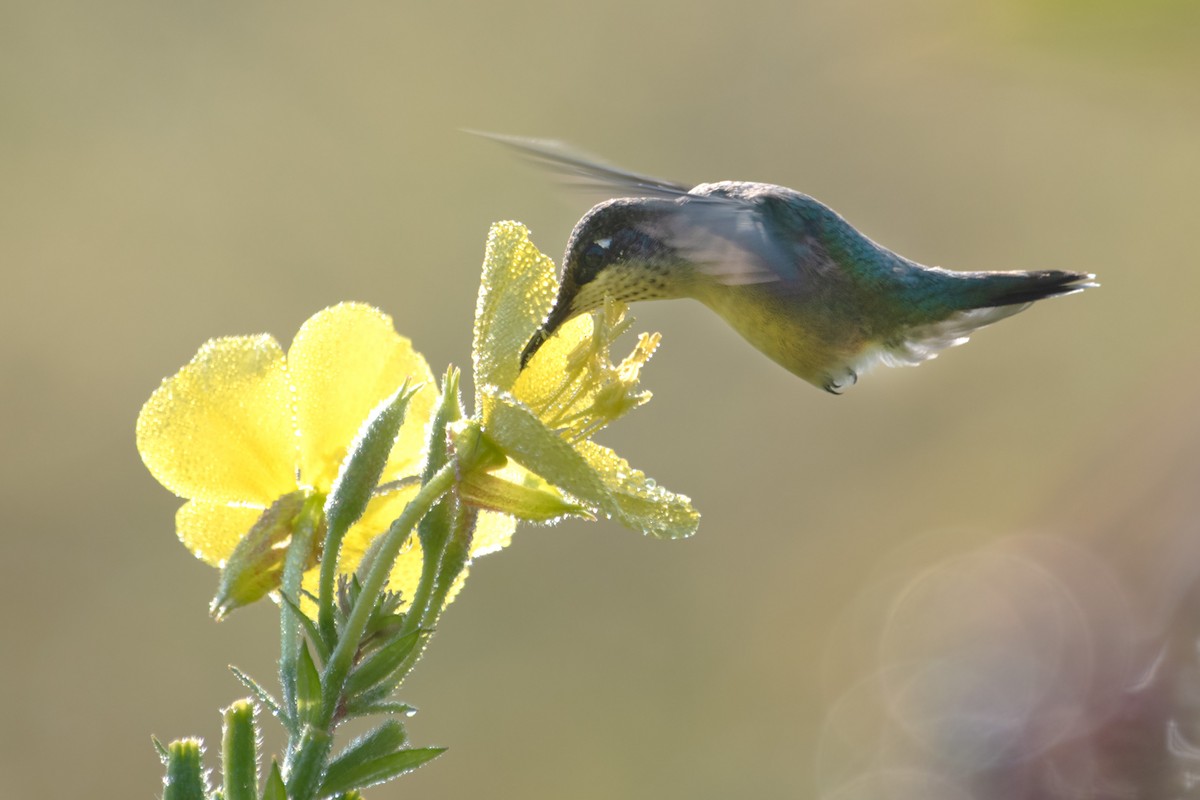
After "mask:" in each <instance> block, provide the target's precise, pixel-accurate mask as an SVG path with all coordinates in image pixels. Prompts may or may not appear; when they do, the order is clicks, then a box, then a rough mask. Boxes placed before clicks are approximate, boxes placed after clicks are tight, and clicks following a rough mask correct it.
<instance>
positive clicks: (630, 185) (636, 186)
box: [467, 131, 692, 198]
mask: <svg viewBox="0 0 1200 800" xmlns="http://www.w3.org/2000/svg"><path fill="white" fill-rule="evenodd" d="M467 132H468V133H473V134H475V135H476V136H482V137H483V138H485V139H491V140H492V141H493V142H499V143H500V144H502V145H504V146H506V147H511V148H512V149H513V150H516V151H517V152H518V153H520V154H521V155H522V156H524V157H526V158H528V159H529V160H531V161H533V162H534V163H536V164H538V165H539V166H542V167H546V168H549V169H551V170H553V171H554V172H557V173H559V174H560V175H564V176H566V177H568V178H571V179H572V181H573V182H574V183H577V184H581V185H583V186H585V187H588V188H592V189H603V190H604V191H605V192H606V193H608V194H609V195H610V196H613V197H616V196H625V197H667V198H676V197H681V196H684V195H686V194H687V193H688V192H689V191H691V189H692V187H691V186H687V185H685V184H682V183H675V182H673V181H666V180H662V179H661V178H655V177H652V176H650V175H642V174H639V173H637V172H630V171H629V170H625V169H621V168H620V167H615V166H613V165H611V164H606V163H605V162H604V161H602V160H600V159H599V158H596V157H595V156H592V155H590V154H588V153H584V152H582V151H580V150H576V149H575V148H573V147H571V146H570V145H568V144H566V143H564V142H560V141H557V140H554V139H527V138H524V137H520V136H506V135H504V134H499V133H487V132H485V131H467ZM614 190H615V191H614Z"/></svg>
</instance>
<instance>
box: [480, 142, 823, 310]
mask: <svg viewBox="0 0 1200 800" xmlns="http://www.w3.org/2000/svg"><path fill="white" fill-rule="evenodd" d="M468 133H473V134H475V135H476V136H482V137H484V138H485V139H491V140H492V141H494V142H498V143H500V144H502V145H504V146H506V147H509V148H512V149H513V150H516V151H517V152H518V153H520V154H521V155H522V156H524V157H525V158H527V159H529V160H531V161H533V162H534V163H536V164H538V165H539V166H541V167H544V168H548V169H550V170H552V171H554V172H557V173H559V174H560V175H564V176H566V177H568V178H570V179H571V180H572V182H573V183H575V184H577V185H582V186H584V187H586V188H589V189H593V190H597V189H598V190H601V191H603V192H604V193H605V194H606V195H607V196H608V197H656V198H663V199H668V200H675V201H677V202H678V203H679V204H680V213H679V214H676V215H673V218H672V220H671V222H670V223H669V225H668V228H669V230H667V231H664V234H665V236H666V238H667V239H668V240H669V241H670V242H671V244H672V246H673V247H675V248H676V250H677V251H679V252H680V254H681V255H683V256H684V257H685V258H686V259H688V260H689V261H690V262H691V263H693V264H694V265H695V267H696V269H697V270H698V271H700V272H702V273H703V274H705V275H707V276H709V277H711V278H712V279H714V280H715V281H717V282H718V283H720V284H723V285H727V286H744V285H746V284H754V283H770V282H774V281H798V280H801V279H802V278H803V277H804V276H805V275H807V274H811V273H814V272H828V271H829V270H830V269H831V268H832V267H833V266H835V265H834V264H833V263H832V261H831V260H830V259H829V256H828V254H826V253H825V250H824V248H823V247H821V246H820V242H819V241H818V240H817V239H816V238H815V237H813V236H811V235H809V234H808V233H807V232H801V231H796V232H795V233H796V235H795V236H788V237H785V238H784V240H782V241H781V240H780V239H779V238H778V237H777V236H773V235H772V234H771V232H770V231H768V226H767V224H766V222H765V219H764V213H763V202H764V201H765V200H769V199H770V198H771V197H773V196H774V195H773V193H776V194H777V193H784V194H789V193H790V194H792V195H795V194H797V193H796V192H793V191H792V190H791V189H786V188H785V187H782V186H772V185H770V184H764V183H744V182H737V181H724V182H721V183H705V184H700V185H696V186H690V185H687V184H683V183H677V182H674V181H668V180H664V179H662V178H655V177H653V176H650V175H643V174H641V173H637V172H632V171H630V170H626V169H622V168H621V167H617V166H614V165H612V164H608V163H606V162H604V161H603V160H601V159H600V158H597V157H596V156H593V155H591V154H588V153H585V152H583V151H581V150H577V149H575V148H573V147H571V146H570V145H568V144H566V143H564V142H561V141H557V140H553V139H529V138H523V137H519V136H507V135H504V134H497V133H487V132H485V131H468ZM814 202H815V201H814Z"/></svg>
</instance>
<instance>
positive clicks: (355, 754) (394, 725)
mask: <svg viewBox="0 0 1200 800" xmlns="http://www.w3.org/2000/svg"><path fill="white" fill-rule="evenodd" d="M407 743H408V733H407V732H405V730H404V725H403V724H401V723H400V722H399V721H398V720H394V719H389V720H385V721H384V722H383V723H382V724H381V725H380V726H379V727H377V728H375V730H373V731H370V732H369V733H366V734H363V735H362V736H360V737H358V738H357V739H355V740H354V741H353V742H351V743H350V744H349V745H347V747H346V749H345V750H343V751H342V752H341V753H339V754H338V755H337V756H336V757H335V758H334V759H333V760H332V761H330V762H329V768H328V770H326V772H325V782H326V783H329V781H330V780H331V776H333V777H332V779H333V780H334V781H335V782H337V781H338V780H340V777H339V776H341V775H342V774H343V773H345V772H346V771H347V770H351V769H355V768H357V767H358V766H359V765H361V764H364V763H366V762H368V761H374V760H375V759H377V758H383V757H384V756H390V755H391V754H393V753H395V752H397V751H398V750H400V748H402V747H404V745H405V744H407ZM322 792H323V793H325V794H332V792H326V791H324V789H322Z"/></svg>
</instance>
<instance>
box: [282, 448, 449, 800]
mask: <svg viewBox="0 0 1200 800" xmlns="http://www.w3.org/2000/svg"><path fill="white" fill-rule="evenodd" d="M454 479H455V465H454V464H453V463H452V462H451V463H448V464H446V465H445V466H444V467H442V468H441V469H440V470H438V471H437V472H436V473H435V474H434V475H433V476H432V477H431V478H430V479H429V480H428V481H426V482H425V485H424V486H422V487H421V490H420V491H419V492H417V495H416V497H414V498H413V499H412V500H410V501H409V503H408V505H407V506H405V507H404V511H403V512H401V514H400V516H399V517H397V518H396V521H395V522H393V523H392V524H391V526H390V527H389V528H388V530H387V533H385V534H384V535H383V540H382V544H381V545H380V547H379V549H378V550H377V551H376V553H375V558H374V560H373V561H372V562H371V568H370V570H369V571H368V572H367V577H366V580H365V581H363V585H362V590H361V591H360V592H359V595H358V599H357V600H356V601H355V603H354V608H352V609H351V610H350V616H349V617H348V618H347V619H346V624H345V627H344V628H343V629H342V632H341V636H340V638H339V639H338V643H337V646H336V647H335V648H334V650H333V653H331V654H330V656H329V661H328V663H326V665H325V671H324V674H323V675H322V676H321V709H320V712H319V714H318V715H317V716H316V717H315V718H314V719H313V721H312V724H311V725H308V726H305V730H304V733H303V735H302V736H301V738H300V740H299V741H298V742H296V741H295V740H293V741H294V742H295V747H294V748H293V747H289V750H290V751H291V752H293V753H295V758H293V759H291V761H290V764H289V767H290V769H289V770H288V773H289V774H288V796H289V797H292V798H295V800H308V798H311V797H313V796H314V795H315V793H316V791H317V788H318V787H317V779H318V778H319V777H320V774H321V770H322V769H323V767H324V761H325V758H326V757H327V756H328V754H329V744H330V741H331V729H332V727H333V721H334V715H335V713H336V712H337V709H338V706H339V705H340V704H341V700H342V690H343V688H344V687H345V684H346V676H347V675H349V674H350V667H351V666H353V664H354V656H355V654H356V653H357V652H358V648H359V646H360V645H361V643H362V642H361V640H362V636H363V633H364V632H365V631H366V628H367V623H368V622H369V621H370V618H371V613H372V612H373V611H374V610H375V605H376V603H377V601H378V599H379V595H380V593H382V592H383V588H384V585H385V584H386V583H387V579H388V575H389V574H390V573H391V571H392V566H393V565H394V564H395V561H396V557H397V556H398V555H399V554H400V548H401V547H402V546H403V545H404V543H405V542H406V541H407V540H408V537H409V535H411V533H412V530H413V528H415V527H416V525H417V523H418V522H420V521H421V518H422V517H424V516H425V515H426V514H427V513H429V509H430V508H432V507H433V505H434V504H435V503H436V502H437V501H438V500H439V499H441V497H442V496H443V495H444V494H445V493H446V492H447V491H448V490H449V489H450V487H451V486H452V485H453V484H454ZM425 558H426V559H428V558H430V554H429V553H426V554H425ZM425 574H426V573H425V572H424V571H422V578H421V580H422V582H424V580H425ZM434 575H435V576H436V570H434ZM418 593H420V589H419V588H418ZM428 593H429V592H428V591H427V592H426V595H428ZM406 623H407V616H406Z"/></svg>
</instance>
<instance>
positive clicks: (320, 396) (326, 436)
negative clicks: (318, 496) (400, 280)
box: [288, 303, 437, 490]
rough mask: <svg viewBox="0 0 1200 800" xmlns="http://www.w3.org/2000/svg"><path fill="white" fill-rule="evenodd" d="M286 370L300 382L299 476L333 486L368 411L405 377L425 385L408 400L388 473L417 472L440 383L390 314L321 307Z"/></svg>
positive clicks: (293, 350)
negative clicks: (396, 325)
mask: <svg viewBox="0 0 1200 800" xmlns="http://www.w3.org/2000/svg"><path fill="white" fill-rule="evenodd" d="M288 370H289V372H290V373H291V377H292V381H293V383H294V385H295V387H296V424H297V426H298V427H299V429H300V476H301V480H303V481H304V482H305V483H306V484H308V485H311V486H314V487H316V488H318V489H322V490H328V489H329V487H330V486H331V485H332V484H333V479H334V477H336V475H337V471H338V467H339V466H340V465H341V463H342V459H343V458H345V457H346V450H347V447H348V446H349V445H350V443H351V442H352V441H353V440H354V437H355V435H356V434H357V433H358V429H359V428H360V427H361V426H362V424H363V422H364V421H366V418H367V416H368V415H369V414H370V413H371V411H372V410H373V409H374V408H375V407H376V406H377V405H378V404H379V403H380V402H382V401H383V400H384V399H386V398H387V397H388V396H390V395H391V394H392V393H393V392H395V391H396V389H398V388H399V387H400V385H401V384H402V383H404V380H405V379H406V378H407V379H409V380H410V381H411V383H413V384H416V383H423V384H424V387H423V388H422V389H421V391H419V392H418V393H417V394H416V395H415V396H414V397H413V398H412V400H411V401H410V403H409V406H408V412H407V414H406V415H405V423H404V427H403V428H402V429H401V431H400V436H399V438H398V439H397V441H396V445H395V446H394V447H393V448H392V455H391V458H390V459H389V461H388V466H387V468H386V469H385V470H384V474H383V478H382V479H383V480H384V481H389V480H394V479H396V478H398V477H401V476H403V475H409V474H412V473H413V472H415V471H416V469H417V467H418V466H419V464H420V461H421V449H422V446H423V444H424V435H425V431H424V426H425V422H426V421H427V420H428V419H429V415H430V411H431V409H432V408H433V404H434V403H435V402H436V400H437V389H436V387H435V386H434V382H433V374H432V373H431V372H430V371H429V365H428V364H427V363H426V362H425V359H424V358H423V357H422V356H421V355H420V354H419V353H417V352H416V351H415V350H413V346H412V342H411V341H409V340H408V339H406V338H405V337H403V336H400V335H399V334H397V333H396V330H395V328H394V327H393V325H392V319H391V317H389V316H388V315H387V314H384V313H383V312H381V311H379V310H378V309H375V308H372V307H371V306H368V305H363V304H361V303H341V304H339V305H336V306H333V307H331V308H327V309H324V310H323V311H319V312H317V313H316V314H315V315H313V316H312V317H311V318H310V319H309V320H308V321H307V322H305V323H304V325H303V326H301V328H300V332H299V333H297V334H296V339H295V341H293V342H292V347H291V350H289V351H288Z"/></svg>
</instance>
